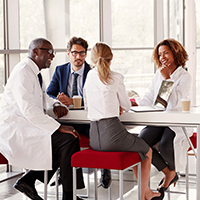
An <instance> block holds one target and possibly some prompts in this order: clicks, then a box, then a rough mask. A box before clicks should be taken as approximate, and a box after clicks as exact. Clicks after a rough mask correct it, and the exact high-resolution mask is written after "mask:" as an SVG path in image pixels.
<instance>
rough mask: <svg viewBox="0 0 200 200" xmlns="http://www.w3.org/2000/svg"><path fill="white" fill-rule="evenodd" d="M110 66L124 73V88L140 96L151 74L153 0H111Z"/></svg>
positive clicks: (152, 68)
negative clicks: (111, 53)
mask: <svg viewBox="0 0 200 200" xmlns="http://www.w3.org/2000/svg"><path fill="white" fill-rule="evenodd" d="M111 18H112V28H111V32H112V47H113V53H114V59H113V63H112V69H114V70H116V71H118V72H120V73H122V74H123V75H124V77H125V84H126V89H127V90H134V91H136V92H137V93H139V95H140V96H143V94H144V92H145V89H146V88H147V87H148V85H149V84H150V82H151V79H152V76H153V74H154V65H153V64H152V63H151V54H152V50H153V48H154V1H153V0H144V1H142V3H141V1H134V3H133V2H132V0H127V1H121V0H112V1H111Z"/></svg>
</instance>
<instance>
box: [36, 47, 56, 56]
mask: <svg viewBox="0 0 200 200" xmlns="http://www.w3.org/2000/svg"><path fill="white" fill-rule="evenodd" d="M38 49H41V50H47V52H48V53H49V54H50V55H54V56H55V55H56V52H55V50H53V49H46V48H38Z"/></svg>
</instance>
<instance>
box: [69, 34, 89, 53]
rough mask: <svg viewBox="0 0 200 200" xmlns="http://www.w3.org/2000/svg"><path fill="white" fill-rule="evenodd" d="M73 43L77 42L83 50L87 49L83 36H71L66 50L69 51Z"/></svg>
mask: <svg viewBox="0 0 200 200" xmlns="http://www.w3.org/2000/svg"><path fill="white" fill-rule="evenodd" d="M74 44H78V45H81V46H82V47H83V48H84V49H85V51H87V48H88V43H87V41H86V40H84V39H83V38H81V37H72V38H71V39H70V40H69V42H68V43H67V50H68V51H71V48H72V46H73V45H74Z"/></svg>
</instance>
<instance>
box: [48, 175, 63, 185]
mask: <svg viewBox="0 0 200 200" xmlns="http://www.w3.org/2000/svg"><path fill="white" fill-rule="evenodd" d="M55 185H56V182H55V181H54V182H52V183H51V184H50V186H55ZM58 185H61V177H60V176H58Z"/></svg>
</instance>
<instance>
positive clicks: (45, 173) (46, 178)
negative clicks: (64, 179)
mask: <svg viewBox="0 0 200 200" xmlns="http://www.w3.org/2000/svg"><path fill="white" fill-rule="evenodd" d="M47 181H48V171H47V170H45V171H44V200H47Z"/></svg>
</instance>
